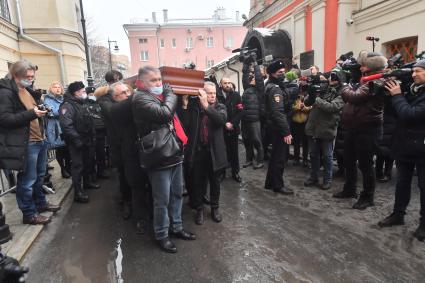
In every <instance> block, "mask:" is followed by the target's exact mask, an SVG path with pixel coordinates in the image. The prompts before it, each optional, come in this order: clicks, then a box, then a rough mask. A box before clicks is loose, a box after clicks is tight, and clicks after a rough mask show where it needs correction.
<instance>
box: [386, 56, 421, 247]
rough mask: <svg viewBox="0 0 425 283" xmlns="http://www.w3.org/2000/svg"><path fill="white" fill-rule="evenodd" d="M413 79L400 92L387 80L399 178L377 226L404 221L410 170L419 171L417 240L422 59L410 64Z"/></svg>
mask: <svg viewBox="0 0 425 283" xmlns="http://www.w3.org/2000/svg"><path fill="white" fill-rule="evenodd" d="M412 77H413V81H414V83H413V84H412V86H411V87H410V92H409V93H406V95H404V96H403V95H401V94H402V91H401V88H400V84H399V83H398V82H397V81H389V82H387V84H386V88H387V90H388V91H389V92H390V94H391V96H392V105H393V107H394V109H395V112H396V114H397V119H398V120H397V128H396V131H395V134H394V143H393V152H394V155H395V160H396V161H397V170H398V179H397V185H396V191H395V203H394V210H393V213H391V215H390V216H388V217H387V218H385V219H384V220H382V221H380V222H379V223H378V225H379V226H380V227H390V226H394V225H403V224H404V215H405V214H406V208H407V206H408V204H409V201H410V191H411V185H412V177H413V172H414V169H415V167H416V170H417V172H418V186H419V189H420V202H421V211H420V215H421V218H420V223H419V227H418V228H417V229H416V231H415V232H414V233H413V236H414V237H416V238H417V239H418V240H419V241H424V240H425V124H424V121H425V60H421V61H418V62H417V63H416V64H415V65H414V66H413V74H412Z"/></svg>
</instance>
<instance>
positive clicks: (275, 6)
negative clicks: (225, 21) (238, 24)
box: [244, 0, 295, 26]
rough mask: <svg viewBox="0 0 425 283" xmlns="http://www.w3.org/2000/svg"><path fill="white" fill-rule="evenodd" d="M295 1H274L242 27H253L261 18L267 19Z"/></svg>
mask: <svg viewBox="0 0 425 283" xmlns="http://www.w3.org/2000/svg"><path fill="white" fill-rule="evenodd" d="M294 1H295V0H283V1H274V2H273V3H272V4H270V5H269V6H267V7H265V8H263V9H262V10H261V11H258V12H257V13H256V14H255V15H254V16H253V17H251V18H250V19H248V20H246V21H245V22H244V26H253V25H254V24H255V23H256V22H257V21H260V20H261V18H263V19H269V18H271V17H272V16H274V15H275V14H277V13H278V12H279V11H281V10H283V9H284V8H285V7H287V6H289V5H291V4H292V2H294Z"/></svg>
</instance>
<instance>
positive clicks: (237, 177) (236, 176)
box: [232, 173, 242, 183]
mask: <svg viewBox="0 0 425 283" xmlns="http://www.w3.org/2000/svg"><path fill="white" fill-rule="evenodd" d="M232 178H233V180H235V181H236V182H238V183H240V182H242V178H241V176H239V173H233V174H232Z"/></svg>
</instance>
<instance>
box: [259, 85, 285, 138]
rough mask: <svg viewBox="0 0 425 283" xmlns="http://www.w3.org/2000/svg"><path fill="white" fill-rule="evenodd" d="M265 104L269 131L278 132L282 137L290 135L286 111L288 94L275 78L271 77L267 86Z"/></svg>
mask: <svg viewBox="0 0 425 283" xmlns="http://www.w3.org/2000/svg"><path fill="white" fill-rule="evenodd" d="M265 103H266V117H267V127H268V129H271V130H272V131H275V132H278V133H279V134H280V135H282V137H286V136H288V135H290V134H291V131H290V128H289V124H288V120H287V118H286V116H287V112H286V111H285V109H286V108H288V107H287V104H288V94H287V93H286V91H285V90H284V89H282V88H281V87H280V86H279V84H277V82H276V80H275V79H274V78H273V77H270V78H269V80H268V81H267V84H266V94H265Z"/></svg>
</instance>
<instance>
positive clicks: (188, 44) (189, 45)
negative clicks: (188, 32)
mask: <svg viewBox="0 0 425 283" xmlns="http://www.w3.org/2000/svg"><path fill="white" fill-rule="evenodd" d="M186 48H187V49H192V48H193V38H192V37H186Z"/></svg>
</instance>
